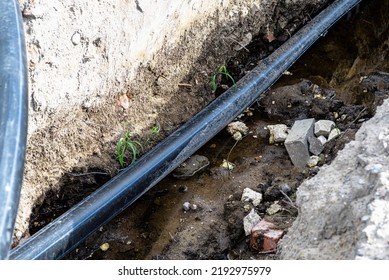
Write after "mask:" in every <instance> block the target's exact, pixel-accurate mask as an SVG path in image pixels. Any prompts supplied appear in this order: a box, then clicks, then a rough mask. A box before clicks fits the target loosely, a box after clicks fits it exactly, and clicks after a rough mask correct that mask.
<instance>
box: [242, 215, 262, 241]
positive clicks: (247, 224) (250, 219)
mask: <svg viewBox="0 0 389 280" xmlns="http://www.w3.org/2000/svg"><path fill="white" fill-rule="evenodd" d="M260 220H261V217H260V216H259V215H258V214H257V213H256V212H255V210H254V209H251V211H250V213H249V214H247V216H246V217H244V218H243V228H244V232H245V234H246V236H248V235H250V233H251V229H252V228H253V227H254V226H255V225H256V224H258V222H259V221H260Z"/></svg>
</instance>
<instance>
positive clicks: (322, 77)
mask: <svg viewBox="0 0 389 280" xmlns="http://www.w3.org/2000/svg"><path fill="white" fill-rule="evenodd" d="M376 2H379V4H380V5H385V3H384V2H385V1H376ZM375 4H376V5H377V3H375ZM377 10H378V11H379V10H380V9H378V8H376V7H373V4H364V5H361V6H360V7H359V12H358V13H355V12H354V13H353V14H350V15H349V16H348V17H347V19H345V20H342V22H341V23H340V24H338V25H337V26H336V27H335V28H334V29H333V30H331V31H330V32H329V33H328V34H327V36H326V37H325V38H322V39H321V40H320V41H319V42H318V43H317V44H316V45H315V46H314V47H313V48H312V49H311V50H310V51H309V52H308V53H307V54H305V55H304V56H303V57H302V58H301V59H300V60H299V61H298V62H297V63H296V64H295V65H294V66H293V67H292V68H291V69H290V70H289V72H290V73H291V74H292V75H286V76H284V77H283V78H282V79H281V80H280V81H279V82H277V84H275V85H274V87H273V88H272V89H271V90H270V91H269V92H267V93H266V94H264V95H263V97H262V98H261V99H260V100H258V102H257V103H255V104H253V106H252V107H251V108H250V110H249V111H248V112H249V113H247V112H246V113H243V114H242V116H241V117H240V118H239V120H240V121H242V122H244V123H245V124H246V125H247V126H248V128H249V133H247V134H246V135H245V136H244V137H243V139H242V140H241V141H235V140H234V139H232V137H231V135H230V134H229V133H228V132H227V131H226V130H223V131H222V132H220V133H219V134H218V135H217V136H216V137H215V138H213V139H212V140H211V141H209V142H208V143H207V144H206V145H204V147H202V148H201V149H200V150H199V151H198V152H196V154H197V155H201V156H205V157H207V158H208V160H209V164H207V165H206V166H205V165H204V166H202V167H201V170H200V169H199V170H198V171H197V170H196V172H191V175H192V174H193V176H191V177H185V176H184V177H185V178H175V177H173V176H172V175H169V176H168V177H167V178H165V179H164V180H162V181H161V182H160V183H159V184H158V185H157V186H155V187H154V188H153V189H151V190H150V191H149V192H148V193H146V194H145V195H144V196H143V197H141V198H140V199H138V200H137V201H136V202H135V203H133V204H132V205H131V206H130V207H129V208H127V209H126V210H125V211H124V212H123V213H122V214H120V215H119V216H118V217H116V218H115V219H113V220H112V221H111V222H109V223H108V224H107V225H105V226H104V227H102V228H101V229H100V230H99V231H97V232H96V233H94V234H92V236H91V237H89V238H88V239H87V240H85V242H83V243H82V245H80V246H79V247H78V248H77V249H76V250H74V251H73V252H71V253H70V254H69V255H68V256H67V257H66V258H67V259H252V258H254V259H277V255H276V254H275V252H265V253H261V252H258V251H256V250H254V249H253V248H252V246H250V240H249V237H246V236H245V233H244V229H243V218H244V217H245V216H246V215H247V214H248V213H249V212H250V210H251V209H253V208H254V206H252V205H251V204H250V203H247V202H242V201H241V196H242V192H243V190H244V189H245V188H250V189H252V190H254V191H257V192H259V193H261V194H262V195H263V200H262V202H261V203H260V204H259V205H258V206H256V207H255V209H256V212H257V213H258V214H259V215H260V216H261V217H262V218H264V217H265V218H266V219H267V220H268V221H271V222H273V223H274V224H275V225H276V226H277V228H279V229H281V230H284V232H285V233H286V232H287V229H288V228H289V227H290V226H291V225H292V223H293V221H294V219H295V217H296V216H297V214H298V213H297V209H296V207H295V205H294V200H295V191H296V189H297V188H298V186H299V185H300V183H301V182H302V181H303V180H304V179H306V178H308V177H310V176H314V175H315V174H316V173H317V172H318V170H319V168H320V167H319V166H320V165H322V164H326V163H330V162H331V160H332V159H333V158H334V156H335V155H336V153H337V151H338V150H340V149H342V148H343V147H344V144H345V143H347V142H349V141H350V140H352V139H353V137H354V135H355V132H356V131H357V129H358V128H359V127H360V126H361V125H362V123H363V122H364V121H366V120H367V119H369V118H370V117H372V116H373V114H374V111H375V108H376V106H377V105H379V104H380V102H381V101H382V99H383V98H384V97H385V95H382V96H377V95H376V96H375V95H374V94H370V93H367V92H365V93H366V94H362V93H363V88H364V87H366V86H367V85H370V86H372V87H374V86H375V87H379V85H378V84H379V83H382V82H385V79H386V78H385V77H384V78H379V76H380V74H376V75H371V76H370V77H369V78H368V79H366V81H365V84H364V83H361V81H362V80H363V77H364V76H366V75H368V74H369V73H370V72H372V71H378V70H380V71H389V63H388V60H387V59H386V60H382V59H379V55H383V54H384V55H387V54H388V46H387V45H385V44H383V43H381V42H382V41H377V40H378V39H381V40H384V39H386V40H387V38H385V37H384V35H383V33H382V32H381V31H382V30H387V26H388V23H387V22H385V20H383V18H381V17H380V16H376V15H375V13H376V11H377ZM369 26H374V27H375V29H374V30H375V31H374V32H375V33H374V34H372V33H373V32H372V31H371V27H370V28H369ZM380 32H381V33H380ZM361 39H364V40H362V41H361ZM258 48H260V50H259V51H258ZM263 48H266V49H267V51H269V50H271V49H272V48H274V46H272V45H269V44H264V42H263V39H262V38H256V39H254V41H253V43H251V45H249V46H247V50H248V51H249V52H247V50H245V49H243V50H242V52H241V55H238V56H237V57H236V58H234V59H231V60H230V61H229V62H228V64H227V69H229V71H230V73H231V75H233V77H234V78H235V79H239V78H240V77H241V76H242V75H244V73H245V72H246V71H249V70H250V69H252V68H253V67H255V64H256V63H257V62H258V60H259V59H260V58H261V57H262V53H261V52H262V51H263ZM255 50H257V52H255ZM251 53H253V55H251ZM254 53H255V54H254ZM378 61H381V62H380V63H381V64H379V63H378ZM382 61H384V62H382ZM377 77H378V78H377ZM302 79H304V80H303V81H302ZM220 83H221V84H224V83H226V84H228V85H229V86H231V81H228V80H221V81H220ZM386 83H387V80H386ZM285 86H287V87H285ZM219 93H220V92H219ZM303 118H315V119H317V120H319V119H328V120H333V121H334V122H335V123H336V125H337V127H338V128H339V129H340V130H341V131H342V132H343V134H342V136H341V137H338V138H337V139H336V140H334V141H331V143H329V144H328V145H326V147H325V149H324V151H323V152H322V156H321V158H320V162H319V166H315V167H312V168H297V167H295V166H293V165H292V163H291V161H290V159H289V155H288V153H287V151H286V149H285V147H284V146H283V144H276V145H275V144H269V133H268V131H267V129H266V126H267V125H269V124H277V123H282V124H286V125H288V126H289V127H290V126H291V125H292V124H293V122H294V121H295V120H296V119H303ZM223 160H227V161H228V162H231V163H232V164H233V165H234V168H233V169H232V170H228V169H225V168H223V167H220V165H221V164H222V163H223ZM87 172H90V174H89V175H85V176H82V177H81V176H78V173H82V172H77V170H75V171H74V172H72V174H68V176H66V177H65V180H67V181H66V182H64V183H66V184H67V185H68V187H67V188H66V189H67V192H66V194H65V193H63V194H60V195H59V199H57V200H54V198H53V199H51V200H46V202H45V204H44V205H42V206H41V207H40V209H36V211H35V216H34V217H33V219H32V223H31V227H30V233H34V232H36V231H37V230H38V229H39V228H41V227H43V226H44V225H45V224H47V223H48V222H50V221H51V220H52V219H53V218H55V217H57V216H58V215H59V214H61V213H62V212H64V211H65V209H66V208H69V207H71V206H72V205H74V203H75V201H76V200H78V199H79V198H80V197H81V196H84V195H87V194H88V193H89V192H92V191H93V190H94V189H96V188H97V187H98V186H100V185H101V184H102V183H104V181H106V180H108V179H109V176H107V174H103V173H102V172H100V171H99V170H88V171H87ZM80 184H81V186H80ZM72 186H76V187H75V189H74V192H72V191H69V189H70V190H71V189H72ZM81 189H82V190H83V191H82V192H80V190H81ZM280 189H281V190H283V191H280ZM72 194H73V196H72ZM186 202H188V203H189V204H190V205H192V206H193V205H196V207H192V208H195V209H191V208H189V209H188V210H187V211H185V210H184V209H183V204H184V203H186ZM272 205H273V206H272ZM274 205H278V208H279V211H276V213H275V214H272V215H270V214H269V211H268V209H269V208H270V207H271V206H272V207H273V208H274ZM38 210H39V211H38ZM48 213H51V216H49V215H48ZM53 213H55V217H53V216H54V215H53ZM104 243H108V244H109V249H108V250H105V251H102V250H101V249H100V246H101V245H102V244H104Z"/></svg>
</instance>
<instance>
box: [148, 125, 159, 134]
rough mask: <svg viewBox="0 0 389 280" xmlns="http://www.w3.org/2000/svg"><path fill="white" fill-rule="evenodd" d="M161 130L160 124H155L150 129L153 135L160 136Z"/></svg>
mask: <svg viewBox="0 0 389 280" xmlns="http://www.w3.org/2000/svg"><path fill="white" fill-rule="evenodd" d="M160 131H161V127H160V126H159V125H156V126H153V127H152V128H151V129H150V133H151V135H153V136H158V135H159V132H160Z"/></svg>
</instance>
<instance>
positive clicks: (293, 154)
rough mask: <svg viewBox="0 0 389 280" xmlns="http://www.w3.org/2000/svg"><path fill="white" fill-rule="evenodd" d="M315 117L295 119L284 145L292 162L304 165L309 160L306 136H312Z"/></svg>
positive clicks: (300, 165) (299, 165)
mask: <svg viewBox="0 0 389 280" xmlns="http://www.w3.org/2000/svg"><path fill="white" fill-rule="evenodd" d="M314 123H315V119H305V120H297V121H295V123H294V124H293V126H292V129H291V130H290V131H289V134H288V137H287V138H286V140H285V147H286V150H287V151H288V154H289V157H290V159H291V160H292V162H293V164H294V165H295V166H298V167H304V166H305V165H306V164H307V162H308V160H309V157H310V155H309V149H308V138H309V137H314V136H313V126H314Z"/></svg>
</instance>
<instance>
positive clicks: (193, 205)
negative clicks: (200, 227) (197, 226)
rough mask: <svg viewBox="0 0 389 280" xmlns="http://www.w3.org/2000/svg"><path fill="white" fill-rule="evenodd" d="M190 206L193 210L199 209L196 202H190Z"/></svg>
mask: <svg viewBox="0 0 389 280" xmlns="http://www.w3.org/2000/svg"><path fill="white" fill-rule="evenodd" d="M189 207H190V209H192V210H193V211H195V210H197V205H196V204H190V205H189Z"/></svg>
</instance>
